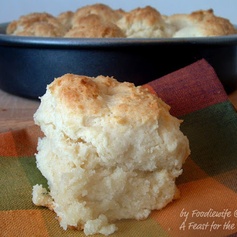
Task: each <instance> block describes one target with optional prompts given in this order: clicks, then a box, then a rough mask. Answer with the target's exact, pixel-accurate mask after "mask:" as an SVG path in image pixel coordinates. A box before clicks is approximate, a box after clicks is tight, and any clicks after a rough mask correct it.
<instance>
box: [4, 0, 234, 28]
mask: <svg viewBox="0 0 237 237" xmlns="http://www.w3.org/2000/svg"><path fill="white" fill-rule="evenodd" d="M0 1H1V3H2V4H1V6H0V23H3V22H9V21H12V20H15V19H17V18H19V17H20V16H21V15H25V14H28V13H32V12H48V13H51V14H53V15H58V14H59V13H61V12H63V11H66V10H72V11H75V10H76V9H77V8H79V7H82V6H85V5H89V4H94V3H104V4H107V5H109V6H110V7H112V8H115V9H117V8H122V9H124V10H127V11H129V10H132V9H134V8H136V7H144V6H147V5H150V6H152V7H155V8H156V9H157V10H158V11H159V12H160V13H161V14H164V15H170V14H174V13H191V12H192V11H195V10H207V9H209V8H212V9H213V10H214V13H215V15H218V16H221V17H224V18H228V19H229V20H230V21H231V22H232V23H233V24H237V0H225V1H224V0H193V1H190V0H176V1H175V0H136V1H129V0H119V1H112V0H101V1H93V0H86V1H85V0H84V1H83V0H0Z"/></svg>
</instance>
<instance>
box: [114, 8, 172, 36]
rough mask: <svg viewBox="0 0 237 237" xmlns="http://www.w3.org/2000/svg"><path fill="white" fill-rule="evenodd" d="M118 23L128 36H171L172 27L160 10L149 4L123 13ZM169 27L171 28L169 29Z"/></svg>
mask: <svg viewBox="0 0 237 237" xmlns="http://www.w3.org/2000/svg"><path fill="white" fill-rule="evenodd" d="M117 25H118V27H119V28H121V29H122V30H123V31H124V33H125V35H126V37H127V38H163V37H170V36H171V33H168V32H170V28H172V26H171V25H170V26H168V25H167V24H166V22H165V21H164V19H163V17H162V15H161V14H160V12H158V11H157V10H156V9H155V8H153V7H150V6H147V7H144V8H140V7H139V8H136V9H134V10H132V11H129V12H127V13H125V14H124V15H123V17H121V18H120V19H119V20H118V21H117ZM168 27H169V29H168Z"/></svg>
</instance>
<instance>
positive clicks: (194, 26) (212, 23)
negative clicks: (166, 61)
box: [167, 9, 237, 37]
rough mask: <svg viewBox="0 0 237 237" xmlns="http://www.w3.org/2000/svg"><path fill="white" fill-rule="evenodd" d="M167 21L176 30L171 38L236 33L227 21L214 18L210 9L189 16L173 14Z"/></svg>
mask: <svg viewBox="0 0 237 237" xmlns="http://www.w3.org/2000/svg"><path fill="white" fill-rule="evenodd" d="M167 20H168V22H169V24H171V25H173V26H174V27H175V29H176V30H175V33H174V34H173V37H205V36H220V35H230V34H236V33H237V31H236V29H235V27H234V25H232V24H231V23H230V21H229V20H228V19H225V18H222V17H218V16H215V15H214V11H213V10H212V9H209V10H206V11H204V10H199V11H194V12H192V13H191V14H174V15H171V16H169V17H168V19H167Z"/></svg>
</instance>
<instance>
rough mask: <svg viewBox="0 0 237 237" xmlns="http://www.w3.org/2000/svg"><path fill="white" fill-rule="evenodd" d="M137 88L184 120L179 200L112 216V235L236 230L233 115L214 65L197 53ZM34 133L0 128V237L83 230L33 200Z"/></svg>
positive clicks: (236, 128)
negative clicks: (137, 214)
mask: <svg viewBox="0 0 237 237" xmlns="http://www.w3.org/2000/svg"><path fill="white" fill-rule="evenodd" d="M144 86H146V87H148V88H149V89H150V90H151V91H153V92H154V93H156V94H157V95H158V96H160V97H161V98H162V99H163V100H164V101H165V102H166V103H168V104H169V105H170V106H171V111H170V112H171V114H173V115H175V116H177V117H179V118H180V119H183V120H184V122H183V123H182V125H181V130H182V131H183V133H184V134H185V135H187V137H188V138H189V141H190V148H191V156H190V157H189V158H188V159H187V161H186V163H185V164H184V167H183V168H184V172H183V174H182V175H181V176H180V177H179V178H178V179H177V185H178V187H179V189H180V191H181V197H180V199H178V200H175V201H173V202H172V203H170V204H168V206H166V207H165V208H164V209H162V210H160V211H153V212H152V214H151V215H150V216H149V218H148V219H147V220H144V221H135V220H121V221H118V222H117V223H116V225H117V226H118V228H119V229H118V231H117V232H116V233H114V234H112V235H111V236H114V237H119V236H121V237H122V236H128V237H133V236H134V237H147V236H151V237H157V236H158V237H163V236H164V237H169V236H170V237H179V236H180V237H186V236H190V237H196V236H205V237H210V236H213V237H214V236H215V237H224V236H235V235H234V233H237V114H236V111H235V109H234V107H233V106H232V104H231V102H230V101H229V100H228V97H227V95H226V93H225V91H224V89H223V86H222V84H221V83H220V81H219V79H218V77H217V75H216V73H215V71H214V70H213V68H212V67H211V66H210V65H209V64H208V63H207V62H206V61H205V60H204V59H202V60H199V61H197V62H195V63H193V64H191V65H189V66H187V67H184V68H182V69H180V70H178V71H175V72H173V73H171V74H169V75H166V76H164V77H162V78H159V79H157V80H154V81H152V82H150V83H148V84H146V85H144ZM39 136H41V132H40V131H39V128H38V127H37V126H33V127H28V128H26V129H23V130H19V131H11V132H8V133H3V134H0V236H1V237H3V236H4V237H13V236H14V237H16V236H21V237H31V236H45V237H48V236H55V237H58V236H60V237H61V236H62V237H63V236H70V237H71V236H77V237H78V236H84V233H83V232H82V231H75V230H67V231H64V230H63V229H62V228H61V227H59V223H58V221H57V219H56V215H55V214H54V213H53V212H52V211H50V210H48V209H46V208H43V207H37V206H35V205H34V204H33V203H32V200H31V198H32V186H33V185H35V184H37V183H41V184H43V185H44V186H46V180H45V179H44V178H43V177H42V175H41V173H40V172H39V171H38V170H37V168H36V165H35V158H34V154H35V152H36V145H37V139H38V137H39ZM96 236H101V235H96Z"/></svg>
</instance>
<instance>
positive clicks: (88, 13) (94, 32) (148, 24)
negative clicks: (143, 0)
mask: <svg viewBox="0 0 237 237" xmlns="http://www.w3.org/2000/svg"><path fill="white" fill-rule="evenodd" d="M6 33H7V34H10V35H20V36H42V37H68V38H73V37H77V38H112V37H116V38H121V37H122V38H165V37H171V38H174V37H199V36H200V37H202V36H204V37H205V36H219V35H230V34H235V33H236V29H235V27H234V25H233V24H232V23H231V22H230V21H229V20H228V19H225V18H223V17H220V16H216V15H215V14H214V12H213V10H212V9H208V10H198V11H195V12H192V13H189V14H173V15H169V16H168V15H164V14H162V13H161V12H159V10H157V9H156V8H153V7H151V6H146V7H138V8H135V9H132V10H131V11H125V10H123V9H113V8H111V7H109V6H108V5H105V4H100V3H97V4H92V5H86V6H83V7H80V8H78V9H76V10H75V11H67V10H65V11H64V12H62V13H60V14H59V15H57V16H53V15H52V14H49V13H47V12H34V13H30V14H27V15H23V16H21V17H20V18H19V19H17V20H14V21H12V22H11V23H10V24H9V25H8V27H7V30H6Z"/></svg>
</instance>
